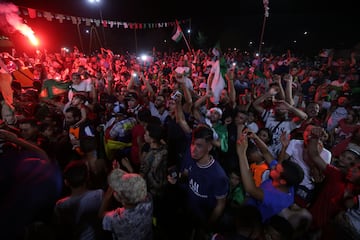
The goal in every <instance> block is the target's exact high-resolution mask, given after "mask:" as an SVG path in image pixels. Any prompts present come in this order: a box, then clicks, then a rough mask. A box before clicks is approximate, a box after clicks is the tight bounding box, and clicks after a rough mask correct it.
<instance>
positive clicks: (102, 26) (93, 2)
mask: <svg viewBox="0 0 360 240" xmlns="http://www.w3.org/2000/svg"><path fill="white" fill-rule="evenodd" d="M88 2H89V3H91V4H96V5H97V7H98V8H99V14H100V27H101V30H102V35H103V39H104V46H105V47H106V38H105V30H104V24H103V16H102V11H101V1H100V0H88Z"/></svg>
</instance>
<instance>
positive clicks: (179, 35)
mask: <svg viewBox="0 0 360 240" xmlns="http://www.w3.org/2000/svg"><path fill="white" fill-rule="evenodd" d="M182 35H183V34H182V30H181V27H180V25H179V23H178V21H176V32H175V33H174V35H172V37H171V39H172V40H174V41H175V42H179V41H180V40H181V38H182Z"/></svg>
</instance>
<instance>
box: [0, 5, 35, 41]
mask: <svg viewBox="0 0 360 240" xmlns="http://www.w3.org/2000/svg"><path fill="white" fill-rule="evenodd" d="M0 28H1V30H3V31H4V32H6V33H9V34H11V33H14V32H15V31H19V32H20V33H21V34H23V35H24V36H26V37H27V38H28V39H29V40H30V42H31V43H32V44H34V45H37V44H38V40H37V38H36V37H35V34H34V31H33V30H32V29H31V27H29V26H28V25H26V24H25V23H24V20H23V19H22V18H21V17H20V16H19V8H18V7H17V6H16V5H14V4H12V3H0Z"/></svg>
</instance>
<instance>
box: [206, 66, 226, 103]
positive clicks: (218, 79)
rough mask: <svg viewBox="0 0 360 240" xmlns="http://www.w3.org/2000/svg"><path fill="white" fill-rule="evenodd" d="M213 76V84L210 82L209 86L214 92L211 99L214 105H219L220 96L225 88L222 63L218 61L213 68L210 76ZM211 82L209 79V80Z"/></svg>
mask: <svg viewBox="0 0 360 240" xmlns="http://www.w3.org/2000/svg"><path fill="white" fill-rule="evenodd" d="M212 74H213V76H214V77H213V78H212V81H211V82H208V86H210V88H211V91H212V92H213V97H212V98H211V99H210V100H211V101H212V102H213V103H214V104H219V100H220V96H221V92H222V90H223V89H224V88H225V86H226V85H225V80H224V77H223V75H222V73H221V71H220V61H219V60H216V61H215V62H214V63H213V65H212V68H211V71H210V75H209V76H211V75H212ZM208 81H209V79H208Z"/></svg>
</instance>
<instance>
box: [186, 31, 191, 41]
mask: <svg viewBox="0 0 360 240" xmlns="http://www.w3.org/2000/svg"><path fill="white" fill-rule="evenodd" d="M187 33H188V34H189V44H190V42H191V29H190V28H189V29H188V30H187Z"/></svg>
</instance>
